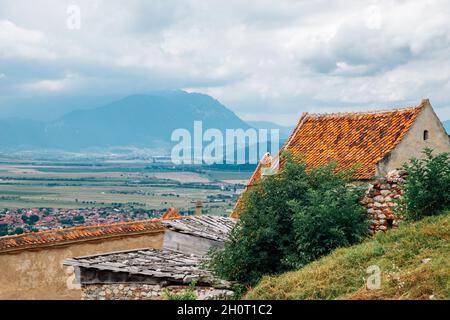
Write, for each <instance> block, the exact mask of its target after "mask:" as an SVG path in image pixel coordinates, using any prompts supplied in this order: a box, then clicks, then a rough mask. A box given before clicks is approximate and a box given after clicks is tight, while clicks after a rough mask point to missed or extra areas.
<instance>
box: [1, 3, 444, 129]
mask: <svg viewBox="0 0 450 320" xmlns="http://www.w3.org/2000/svg"><path fill="white" fill-rule="evenodd" d="M40 4H41V5H40V6H31V5H30V4H29V2H25V1H22V0H17V1H14V2H9V3H8V4H0V12H2V14H0V19H3V20H0V63H1V60H2V59H6V58H8V59H14V58H17V59H37V60H45V59H49V58H51V59H52V64H51V67H52V68H51V69H53V68H54V69H56V71H55V74H59V77H58V76H54V77H49V75H48V74H47V69H46V70H43V71H42V73H43V74H42V76H40V77H39V75H34V74H33V76H32V77H28V78H27V77H25V76H24V78H23V79H15V80H16V81H18V82H19V83H22V86H19V88H21V89H22V90H23V89H26V90H28V91H30V90H31V91H33V90H35V91H71V90H72V92H75V93H76V94H83V92H85V91H84V90H103V91H105V92H107V91H108V90H109V91H110V92H117V91H118V90H122V91H123V92H128V93H130V94H131V93H135V92H133V90H137V91H139V92H143V91H145V90H151V89H160V88H164V87H168V88H174V87H181V88H188V89H189V90H197V91H201V92H204V93H209V94H212V95H214V96H215V97H217V98H219V99H220V100H221V101H223V102H224V103H225V104H226V105H228V106H229V107H230V108H232V109H233V110H234V111H236V112H237V113H238V114H239V115H241V116H243V117H247V118H252V119H257V118H258V117H259V116H261V119H265V120H275V121H280V122H283V123H294V122H296V118H297V116H298V115H299V114H300V113H301V112H302V111H307V110H309V111H333V110H336V109H339V110H343V109H354V108H358V106H359V108H360V109H364V108H368V107H372V106H395V105H404V104H411V103H416V102H417V101H419V100H420V98H422V97H423V96H428V97H430V99H431V102H432V103H433V105H435V106H436V108H437V110H438V113H439V114H440V115H442V116H443V117H450V109H449V107H448V106H450V93H449V92H450V91H449V90H448V89H449V83H450V73H449V71H448V70H450V65H449V64H450V62H449V59H450V58H449V57H450V24H449V23H448V22H449V21H450V7H449V6H448V2H447V1H445V0H434V1H428V0H418V1H414V2H413V1H396V0H386V1H375V0H373V1H372V0H368V1H358V2H351V3H350V2H348V1H345V0H341V1H333V2H329V1H324V0H317V1H295V0H292V1H291V0H257V1H256V0H253V1H240V0H230V1H220V0H217V1H207V2H206V1H203V0H190V1H183V2H179V1H162V0H161V1H156V0H155V1H151V2H148V1H139V0H130V1H127V3H126V4H125V3H124V2H122V1H119V0H108V1H102V0H97V1H88V0H79V1H77V4H78V5H79V6H80V8H81V26H82V27H81V30H79V31H70V30H67V28H66V18H67V17H66V10H65V6H67V3H65V2H62V1H57V0H41V2H40ZM2 6H3V7H2ZM5 30H7V31H5ZM0 66H1V65H0ZM65 70H72V71H73V72H76V73H77V79H76V81H75V80H74V79H66V77H61V74H64V72H65ZM2 71H5V72H8V75H9V71H8V70H2ZM57 71H59V73H58V72H57ZM36 77H39V79H36ZM55 79H56V80H55ZM4 80H5V79H4ZM87 84H89V85H87ZM122 91H121V92H122Z"/></svg>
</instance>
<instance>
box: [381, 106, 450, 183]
mask: <svg viewBox="0 0 450 320" xmlns="http://www.w3.org/2000/svg"><path fill="white" fill-rule="evenodd" d="M425 130H428V134H429V138H428V140H424V139H423V134H424V131H425ZM426 147H429V148H431V149H433V150H434V153H436V154H437V153H442V152H450V140H449V137H448V135H447V133H446V132H445V129H444V128H443V127H442V124H441V122H440V120H439V118H438V117H437V115H436V114H435V113H434V111H433V108H431V106H430V105H429V104H428V105H427V106H425V107H424V109H423V110H422V111H421V112H420V114H419V115H418V116H417V119H416V121H415V123H414V124H413V125H412V126H411V129H410V130H409V132H408V133H407V134H406V135H405V137H404V138H403V140H402V141H401V142H400V143H399V144H398V145H397V147H396V148H395V149H394V150H392V152H391V153H390V155H389V156H387V157H386V158H385V159H383V160H382V161H381V162H380V163H379V164H378V166H377V170H376V175H377V176H386V174H387V173H388V172H389V171H392V170H394V169H400V168H401V167H402V165H403V164H404V163H405V162H407V161H408V160H409V159H410V158H412V157H415V158H421V157H422V151H423V149H424V148H426Z"/></svg>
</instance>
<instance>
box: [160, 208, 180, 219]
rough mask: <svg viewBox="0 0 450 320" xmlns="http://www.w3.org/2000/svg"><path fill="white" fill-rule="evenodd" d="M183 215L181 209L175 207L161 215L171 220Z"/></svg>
mask: <svg viewBox="0 0 450 320" xmlns="http://www.w3.org/2000/svg"><path fill="white" fill-rule="evenodd" d="M181 217H183V216H182V215H181V214H180V213H179V211H178V210H177V209H176V208H174V207H170V208H169V209H168V210H167V211H166V212H165V213H164V214H163V216H162V217H161V219H162V220H171V219H179V218H181Z"/></svg>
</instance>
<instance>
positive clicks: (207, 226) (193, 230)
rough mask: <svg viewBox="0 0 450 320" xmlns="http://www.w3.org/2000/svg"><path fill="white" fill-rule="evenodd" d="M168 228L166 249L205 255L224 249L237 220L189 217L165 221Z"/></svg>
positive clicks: (214, 217)
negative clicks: (216, 249)
mask: <svg viewBox="0 0 450 320" xmlns="http://www.w3.org/2000/svg"><path fill="white" fill-rule="evenodd" d="M162 223H163V224H164V226H165V227H166V233H165V236H164V244H163V248H164V249H170V250H175V251H179V252H184V253H187V254H196V255H205V254H207V253H208V251H210V250H211V249H213V248H222V247H223V244H224V242H225V240H226V239H227V238H228V235H229V233H230V231H231V229H233V227H234V225H235V223H236V220H235V219H232V218H229V217H220V216H189V217H183V218H178V219H169V220H163V221H162Z"/></svg>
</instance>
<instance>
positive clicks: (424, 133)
mask: <svg viewBox="0 0 450 320" xmlns="http://www.w3.org/2000/svg"><path fill="white" fill-rule="evenodd" d="M428 138H429V133H428V130H425V131H424V132H423V140H425V141H426V140H428Z"/></svg>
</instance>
